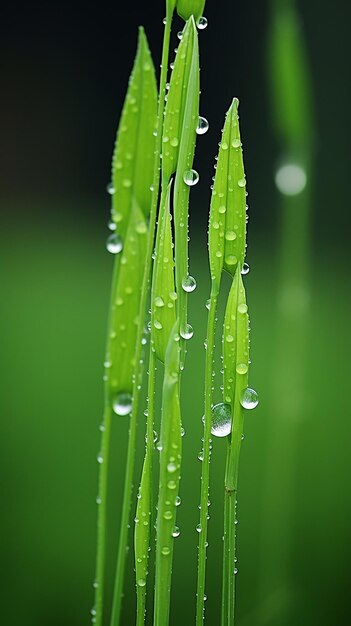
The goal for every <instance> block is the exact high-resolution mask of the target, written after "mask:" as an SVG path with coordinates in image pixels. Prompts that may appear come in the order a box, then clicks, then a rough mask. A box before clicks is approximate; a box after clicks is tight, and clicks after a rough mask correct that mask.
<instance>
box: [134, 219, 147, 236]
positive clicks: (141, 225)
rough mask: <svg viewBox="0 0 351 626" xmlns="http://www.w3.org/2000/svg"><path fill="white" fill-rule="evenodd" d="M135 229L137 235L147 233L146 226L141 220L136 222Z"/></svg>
mask: <svg viewBox="0 0 351 626" xmlns="http://www.w3.org/2000/svg"><path fill="white" fill-rule="evenodd" d="M135 231H136V232H137V233H138V235H144V234H145V233H147V226H146V223H145V222H144V221H143V222H138V223H137V224H136V225H135Z"/></svg>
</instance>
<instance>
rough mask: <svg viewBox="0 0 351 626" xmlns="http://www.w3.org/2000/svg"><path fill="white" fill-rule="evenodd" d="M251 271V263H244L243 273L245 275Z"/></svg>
mask: <svg viewBox="0 0 351 626" xmlns="http://www.w3.org/2000/svg"><path fill="white" fill-rule="evenodd" d="M249 271H250V265H249V264H248V263H244V265H243V266H242V269H241V273H242V275H243V276H245V274H248V273H249Z"/></svg>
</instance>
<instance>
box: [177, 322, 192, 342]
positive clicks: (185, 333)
mask: <svg viewBox="0 0 351 626" xmlns="http://www.w3.org/2000/svg"><path fill="white" fill-rule="evenodd" d="M180 335H181V337H183V339H191V338H192V336H193V335H194V330H193V327H192V326H191V324H186V325H185V328H181V329H180Z"/></svg>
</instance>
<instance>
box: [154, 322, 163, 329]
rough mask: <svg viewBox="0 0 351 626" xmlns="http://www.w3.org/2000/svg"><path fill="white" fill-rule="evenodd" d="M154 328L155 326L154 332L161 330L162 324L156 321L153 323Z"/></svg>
mask: <svg viewBox="0 0 351 626" xmlns="http://www.w3.org/2000/svg"><path fill="white" fill-rule="evenodd" d="M154 326H155V328H156V330H162V324H161V322H159V321H158V320H155V321H154Z"/></svg>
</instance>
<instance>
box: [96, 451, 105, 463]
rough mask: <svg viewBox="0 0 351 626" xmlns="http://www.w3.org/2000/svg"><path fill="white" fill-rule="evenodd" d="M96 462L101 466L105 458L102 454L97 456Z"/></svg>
mask: <svg viewBox="0 0 351 626" xmlns="http://www.w3.org/2000/svg"><path fill="white" fill-rule="evenodd" d="M96 460H97V462H98V463H99V465H101V463H103V462H104V457H103V456H102V454H101V453H100V454H98V455H97V457H96Z"/></svg>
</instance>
